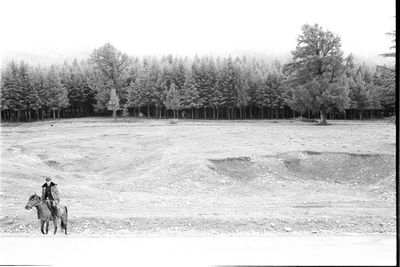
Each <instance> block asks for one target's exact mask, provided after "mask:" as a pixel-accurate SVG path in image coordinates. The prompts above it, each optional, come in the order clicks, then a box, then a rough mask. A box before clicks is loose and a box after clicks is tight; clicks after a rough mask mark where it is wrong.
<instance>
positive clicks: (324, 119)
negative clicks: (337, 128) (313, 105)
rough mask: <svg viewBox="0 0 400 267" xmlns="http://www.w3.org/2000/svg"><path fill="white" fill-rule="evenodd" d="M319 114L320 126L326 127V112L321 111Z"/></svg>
mask: <svg viewBox="0 0 400 267" xmlns="http://www.w3.org/2000/svg"><path fill="white" fill-rule="evenodd" d="M320 114H321V122H320V124H324V125H326V124H327V122H326V111H325V109H321V111H320Z"/></svg>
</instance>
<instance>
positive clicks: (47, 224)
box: [46, 221, 49, 235]
mask: <svg viewBox="0 0 400 267" xmlns="http://www.w3.org/2000/svg"><path fill="white" fill-rule="evenodd" d="M48 232H49V222H48V221H47V222H46V235H47V233H48Z"/></svg>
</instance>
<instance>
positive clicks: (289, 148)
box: [0, 118, 395, 235]
mask: <svg viewBox="0 0 400 267" xmlns="http://www.w3.org/2000/svg"><path fill="white" fill-rule="evenodd" d="M1 130H2V132H1V153H2V154H1V165H0V166H1V180H0V182H1V184H0V186H1V193H0V198H1V206H0V225H1V232H2V234H35V235H36V234H37V233H38V231H37V224H38V223H37V221H36V220H35V216H34V214H32V213H29V212H27V211H25V210H24V209H23V207H24V205H25V203H26V201H27V199H28V197H29V195H30V194H31V193H33V192H35V191H36V192H39V191H40V186H41V184H42V183H43V177H44V176H52V177H54V179H55V180H56V182H57V183H58V184H59V185H60V188H61V190H62V193H63V203H64V204H66V205H68V208H69V210H70V230H71V233H74V234H100V235H103V234H110V235H113V234H116V233H117V234H121V235H128V234H133V235H143V234H148V233H151V234H161V235H163V234H167V235H175V234H178V235H182V234H189V235H199V234H206V235H207V234H236V233H243V232H255V233H259V234H260V233H269V232H286V231H294V232H308V233H309V232H314V233H321V231H322V232H324V231H326V232H335V233H338V232H339V233H342V232H344V233H346V232H361V233H366V232H394V231H395V201H394V188H395V181H394V179H395V176H394V173H395V159H394V154H395V127H394V126H393V125H390V124H387V123H385V122H383V121H378V122H360V121H358V122H357V121H354V122H341V121H335V122H333V125H330V126H326V127H321V126H316V125H313V124H308V123H301V122H296V121H294V122H288V121H279V122H278V123H273V122H272V121H241V122H239V121H236V122H228V121H218V122H215V121H204V122H203V121H180V122H179V123H178V124H177V125H171V124H169V123H168V121H165V120H130V121H119V122H116V123H115V122H113V121H112V120H110V119H103V118H85V119H73V120H63V121H55V122H38V123H31V124H19V125H6V124H3V125H2V128H1ZM316 152H320V153H321V154H320V153H316Z"/></svg>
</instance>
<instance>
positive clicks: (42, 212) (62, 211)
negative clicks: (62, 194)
mask: <svg viewBox="0 0 400 267" xmlns="http://www.w3.org/2000/svg"><path fill="white" fill-rule="evenodd" d="M48 205H49V204H48V203H47V202H45V201H42V198H41V197H40V196H38V195H36V194H34V195H32V196H31V197H30V198H29V200H28V203H26V206H25V209H27V210H29V209H31V208H33V207H35V208H36V210H37V214H38V218H39V219H40V230H41V231H42V234H44V235H46V234H47V233H48V232H49V222H50V221H53V224H54V234H56V233H57V222H58V217H59V218H60V219H61V229H64V232H65V234H67V220H68V210H67V207H66V206H58V210H57V216H56V217H55V219H53V217H52V216H51V210H50V208H49V206H48ZM45 224H46V232H45V231H44V226H45Z"/></svg>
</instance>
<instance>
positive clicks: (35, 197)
mask: <svg viewBox="0 0 400 267" xmlns="http://www.w3.org/2000/svg"><path fill="white" fill-rule="evenodd" d="M33 199H39V200H41V199H42V198H41V197H40V196H38V195H36V194H34V195H32V196H31V197H30V198H29V200H33Z"/></svg>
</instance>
